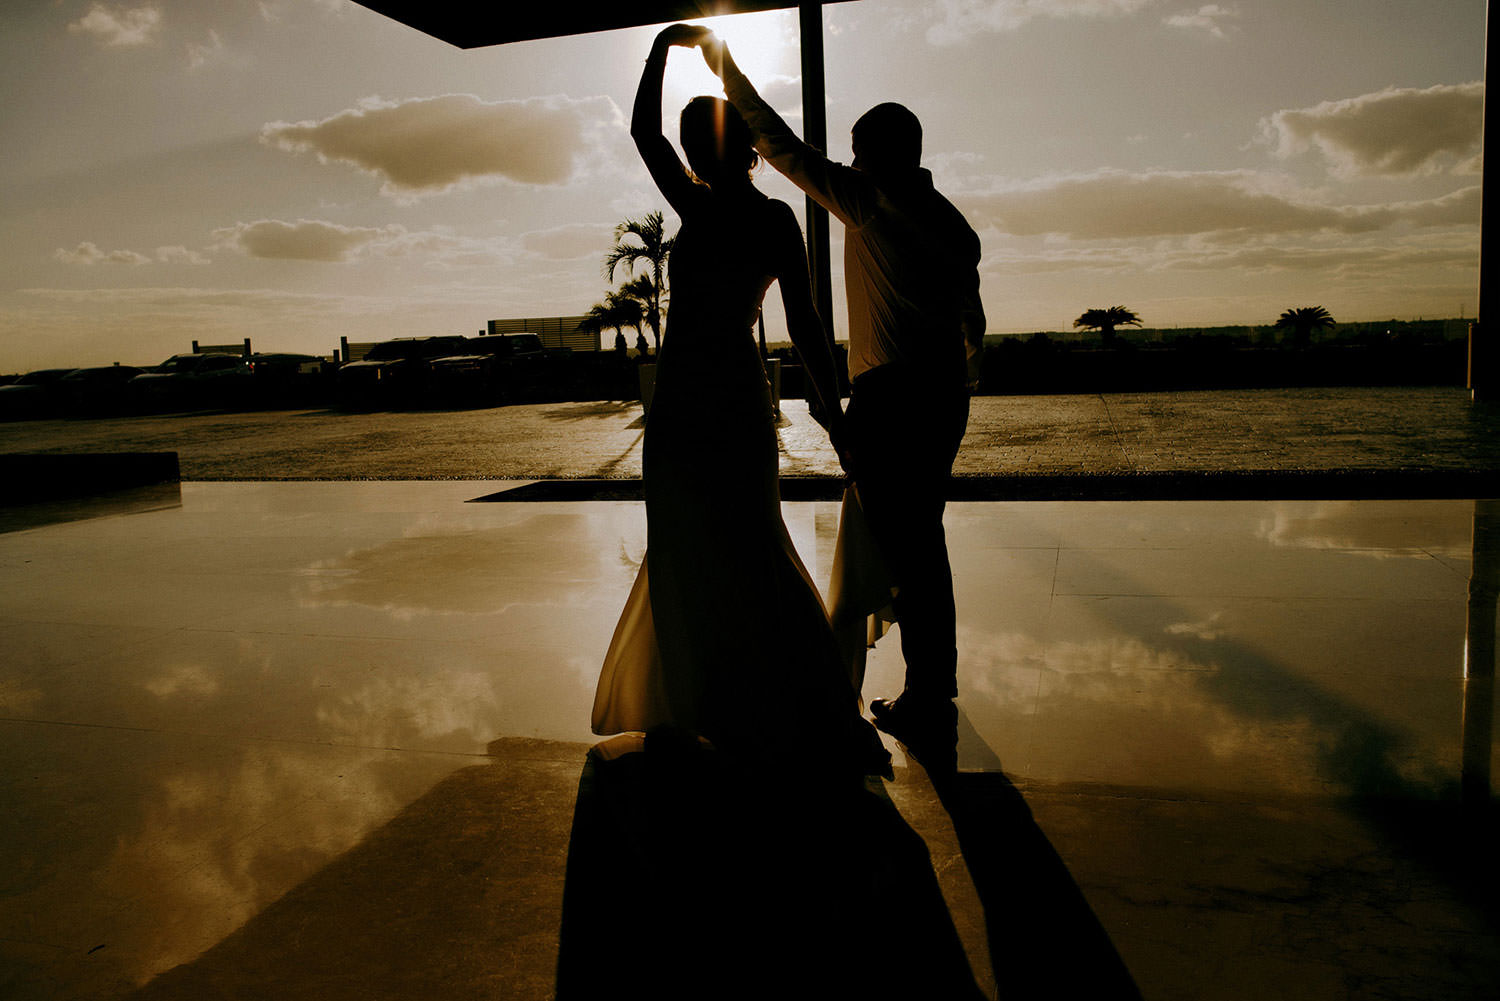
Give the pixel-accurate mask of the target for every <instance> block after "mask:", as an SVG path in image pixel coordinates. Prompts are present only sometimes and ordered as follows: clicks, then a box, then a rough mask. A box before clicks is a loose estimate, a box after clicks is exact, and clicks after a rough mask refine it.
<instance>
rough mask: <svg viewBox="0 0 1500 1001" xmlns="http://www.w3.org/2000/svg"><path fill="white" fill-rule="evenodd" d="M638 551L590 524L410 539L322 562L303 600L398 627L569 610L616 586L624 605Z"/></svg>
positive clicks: (307, 579)
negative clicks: (414, 621)
mask: <svg viewBox="0 0 1500 1001" xmlns="http://www.w3.org/2000/svg"><path fill="white" fill-rule="evenodd" d="M642 527H643V526H642ZM591 529H594V530H591ZM641 534H642V536H644V531H642V532H641ZM640 549H644V539H642V541H641V542H640V543H639V545H631V544H629V542H628V541H627V542H622V541H621V540H620V538H619V535H618V534H617V533H611V534H609V535H605V534H604V533H601V532H599V531H597V529H596V526H592V525H591V522H590V519H587V518H580V517H577V516H568V515H547V514H541V515H537V516H536V517H534V518H531V519H528V520H526V521H524V522H522V523H520V524H516V525H509V526H505V527H502V528H488V529H480V530H475V531H468V532H460V533H455V532H448V533H442V534H434V535H408V536H407V537H405V538H400V539H393V540H391V541H389V542H383V543H381V544H379V545H376V546H371V547H368V548H365V549H357V550H353V551H351V552H349V553H347V554H345V555H344V556H342V557H339V558H337V559H334V560H324V561H319V562H317V563H314V564H312V565H311V566H309V567H307V568H306V569H305V570H304V571H303V572H302V575H301V578H300V579H301V583H302V599H303V602H304V604H305V605H308V606H321V605H362V606H365V607H369V608H375V609H379V610H382V611H384V612H387V613H388V614H391V615H393V616H397V617H401V618H411V617H416V616H420V615H427V614H445V613H464V614H475V613H478V614H491V615H496V614H504V613H505V612H506V611H508V610H510V609H512V608H516V607H519V608H526V607H531V606H558V605H562V606H571V605H577V604H580V603H583V602H585V601H586V600H587V599H588V598H589V596H590V595H591V594H592V593H593V592H595V591H596V590H597V589H598V588H599V587H600V585H604V586H609V585H619V586H620V587H621V588H623V590H622V592H621V593H622V597H623V594H624V593H626V592H628V590H629V586H630V581H631V579H632V578H633V577H634V575H635V570H636V567H637V566H638V565H639V564H638V562H634V563H633V562H632V560H631V553H632V551H639V550H640ZM521 568H524V570H522V569H521Z"/></svg>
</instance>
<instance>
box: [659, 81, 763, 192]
mask: <svg viewBox="0 0 1500 1001" xmlns="http://www.w3.org/2000/svg"><path fill="white" fill-rule="evenodd" d="M678 136H679V138H680V139H681V141H682V151H683V153H685V154H687V161H688V166H689V167H691V168H692V169H693V173H694V174H696V175H697V176H698V179H699V180H701V181H703V182H704V183H705V184H708V185H709V186H710V187H712V186H713V185H714V183H715V182H717V181H721V180H731V181H734V180H744V179H747V178H748V177H749V176H750V172H751V171H752V170H754V169H755V165H756V164H757V163H759V162H760V154H758V153H756V152H755V143H754V141H753V140H752V139H751V137H750V126H748V125H746V124H745V120H744V119H743V118H741V117H740V113H739V112H738V111H735V110H734V105H732V104H730V103H729V102H728V101H726V100H724V99H723V98H719V97H708V96H706V95H705V96H703V97H695V98H693V99H692V100H691V101H689V102H688V105H687V107H685V108H683V109H682V118H681V120H680V122H679V132H678Z"/></svg>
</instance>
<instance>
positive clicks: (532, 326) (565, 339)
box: [488, 316, 604, 352]
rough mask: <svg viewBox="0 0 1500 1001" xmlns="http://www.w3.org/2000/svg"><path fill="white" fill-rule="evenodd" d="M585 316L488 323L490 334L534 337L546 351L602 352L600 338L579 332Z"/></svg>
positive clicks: (529, 318)
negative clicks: (560, 349)
mask: <svg viewBox="0 0 1500 1001" xmlns="http://www.w3.org/2000/svg"><path fill="white" fill-rule="evenodd" d="M587 320H588V317H586V316H546V317H525V318H522V319H518V320H491V321H490V322H489V330H488V332H489V333H491V334H528V333H529V334H536V335H537V336H538V337H540V338H541V339H542V344H543V346H545V347H549V348H571V349H572V350H573V351H594V352H597V351H602V350H604V343H603V340H602V339H601V338H602V336H603V335H602V334H601V333H600V332H599V331H597V330H585V329H581V327H582V325H583V324H584V323H585V322H586V321H587Z"/></svg>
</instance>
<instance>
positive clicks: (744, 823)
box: [557, 733, 983, 1001]
mask: <svg viewBox="0 0 1500 1001" xmlns="http://www.w3.org/2000/svg"><path fill="white" fill-rule="evenodd" d="M622 992H623V994H624V995H625V996H633V997H635V996H650V997H652V998H689V997H691V998H752V997H753V998H768V997H828V998H834V997H858V998H902V999H907V998H924V997H930V998H945V999H950V998H951V999H961V998H981V997H983V995H982V994H981V993H980V991H979V988H978V987H977V986H976V984H975V982H974V978H973V975H972V974H971V973H970V970H969V964H968V959H967V958H966V956H965V955H964V951H963V946H962V944H961V943H960V941H959V937H958V933H957V931H956V930H955V929H954V925H953V921H952V918H951V917H950V915H949V912H948V909H947V905H946V903H945V902H944V900H943V895H942V891H941V890H940V889H939V886H938V881H937V877H936V875H935V874H934V872H933V869H932V862H931V859H930V857H929V855H928V852H927V846H926V845H925V843H924V842H923V841H922V839H921V837H920V836H919V835H918V834H917V833H916V832H915V831H913V830H912V828H911V827H910V826H909V825H908V824H907V823H906V822H905V821H904V820H903V819H902V818H901V815H900V814H899V813H897V812H896V808H895V806H894V805H893V804H892V803H891V801H890V800H889V799H888V798H887V797H886V796H885V795H884V792H883V789H881V788H880V787H879V786H878V785H873V784H870V785H855V784H853V783H851V784H850V785H849V786H848V787H841V788H839V789H837V790H833V789H828V788H823V789H821V791H818V792H812V791H807V790H802V789H799V788H797V786H796V784H795V783H792V782H779V781H777V780H775V779H774V778H773V779H766V778H764V777H756V778H751V777H749V776H746V775H743V774H741V773H738V772H737V771H736V770H735V769H734V768H733V766H732V765H731V764H730V763H728V762H726V761H725V760H723V759H722V758H721V756H720V755H718V754H717V753H715V752H713V751H711V750H709V749H707V748H706V747H704V746H703V745H700V744H698V743H697V742H696V741H694V740H692V739H691V738H687V737H685V736H679V735H675V734H671V733H667V734H664V735H658V734H655V733H653V734H652V736H651V738H649V740H648V739H646V738H642V737H640V736H638V735H625V736H621V737H617V738H614V739H612V740H609V741H605V742H604V743H602V744H600V745H598V746H596V747H595V748H594V750H593V751H591V752H590V753H589V757H588V761H587V764H586V765H585V766H584V771H583V775H582V778H581V779H580V782H579V791H578V802H577V807H576V812H575V814H574V820H573V833H572V840H571V844H570V847H569V857H568V873H567V885H566V888H565V890H564V896H563V919H562V933H561V941H560V945H559V955H558V976H557V997H558V999H559V1001H570V999H575V998H597V997H610V996H620V995H621V994H622Z"/></svg>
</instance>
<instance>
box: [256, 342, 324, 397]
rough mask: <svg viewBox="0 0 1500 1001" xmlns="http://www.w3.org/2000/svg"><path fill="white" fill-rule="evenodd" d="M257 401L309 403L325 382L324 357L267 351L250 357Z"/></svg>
mask: <svg viewBox="0 0 1500 1001" xmlns="http://www.w3.org/2000/svg"><path fill="white" fill-rule="evenodd" d="M250 364H251V366H252V367H253V368H254V372H255V400H256V402H257V403H261V404H265V403H293V402H305V401H307V400H310V399H312V398H313V396H314V395H315V394H316V393H317V391H318V389H319V388H320V387H321V385H322V383H323V366H324V364H325V362H324V359H322V358H319V357H318V356H317V355H302V354H291V353H287V352H267V353H264V354H254V355H251V356H250Z"/></svg>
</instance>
